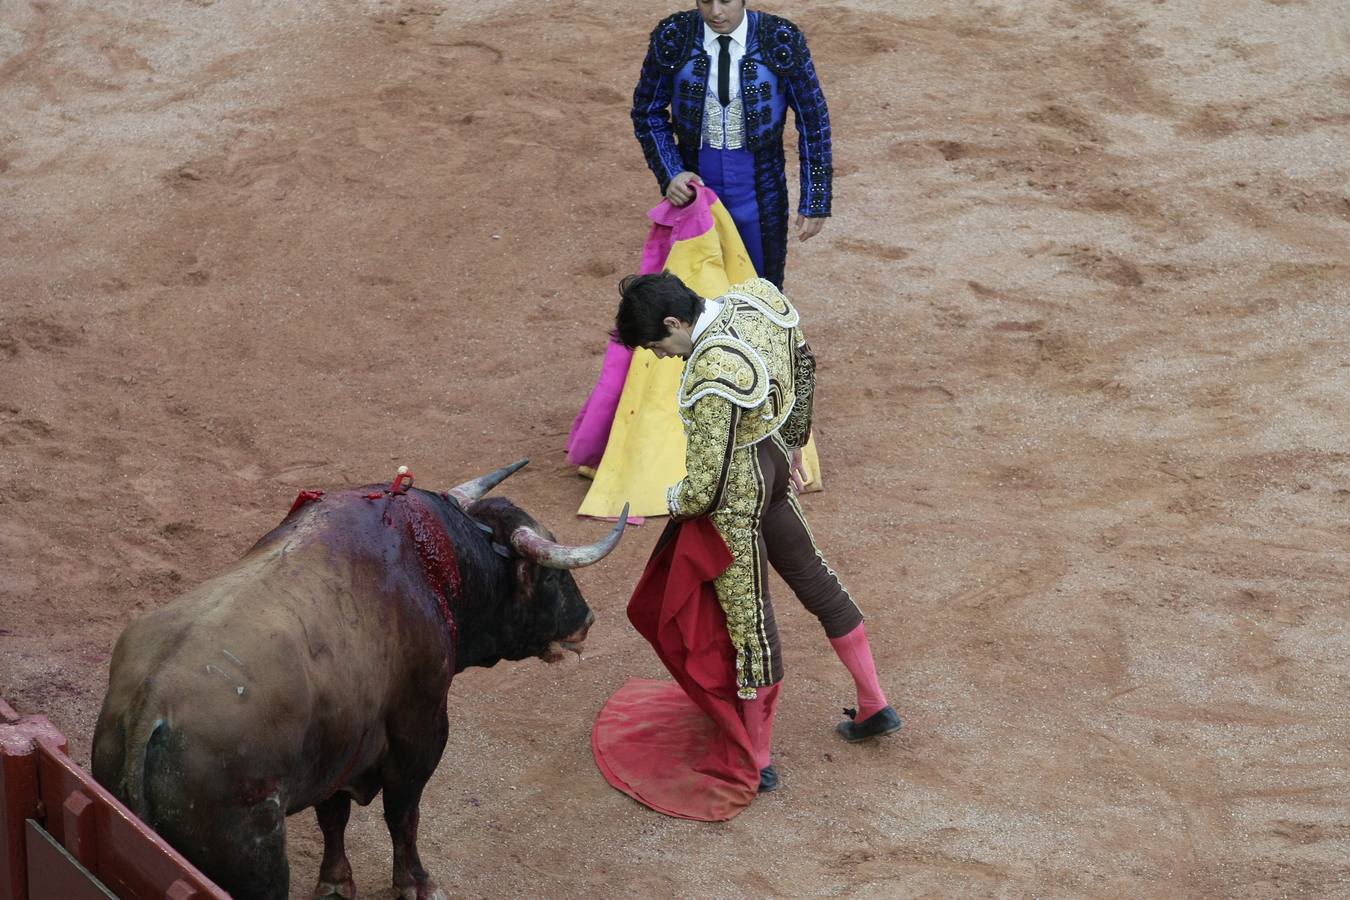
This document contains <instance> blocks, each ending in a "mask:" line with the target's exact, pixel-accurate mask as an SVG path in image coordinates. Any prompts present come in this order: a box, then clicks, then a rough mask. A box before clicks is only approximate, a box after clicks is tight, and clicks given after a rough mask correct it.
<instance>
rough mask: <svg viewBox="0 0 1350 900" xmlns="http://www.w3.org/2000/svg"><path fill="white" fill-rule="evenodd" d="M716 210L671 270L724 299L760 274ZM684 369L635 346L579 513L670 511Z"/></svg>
mask: <svg viewBox="0 0 1350 900" xmlns="http://www.w3.org/2000/svg"><path fill="white" fill-rule="evenodd" d="M710 210H711V212H712V216H713V222H714V225H715V227H714V228H712V229H711V230H709V231H705V232H704V233H703V234H701V235H699V236H698V237H696V238H692V239H690V240H684V241H676V242H675V244H674V246H672V247H671V249H670V255H669V256H667V257H666V268H667V269H669V270H670V271H671V272H673V273H674V274H676V275H678V276H679V277H680V280H681V281H683V282H684V283H685V284H687V285H688V286H689V287H690V288H691V289H692V290H693V291H694V292H695V293H697V294H698V295H699V296H701V297H720V296H722V295H723V294H725V293H726V292H727V291H728V290H729V289H730V288H731V286H732V285H733V284H739V283H740V282H742V281H747V280H749V279H751V278H754V277H756V272H755V270H754V267H753V266H752V265H751V264H750V257H749V254H747V253H746V252H745V244H743V243H742V242H741V237H740V235H739V234H738V233H737V231H736V225H735V223H734V222H732V221H731V216H730V215H729V214H728V213H727V210H726V207H724V206H723V205H722V202H721V201H720V200H719V201H717V202H716V203H714V204H713V205H712V206H711V207H710ZM683 372H684V360H682V359H657V358H656V354H654V353H652V352H651V351H650V350H644V349H640V348H639V349H638V350H635V351H633V361H632V362H631V363H630V364H629V367H628V377H627V379H626V380H625V381H624V384H623V393H622V394H621V395H620V396H619V406H618V409H617V410H615V412H614V424H613V426H612V427H611V428H610V432H609V442H608V443H607V444H606V445H605V455H604V457H603V458H601V460H600V465H599V466H598V467H597V468H596V471H595V480H594V482H593V483H592V484H591V489H590V490H589V491H588V492H587V494H586V498H585V499H584V500H583V501H582V502H581V508H580V509H579V510H577V514H578V515H582V516H596V517H600V518H608V519H612V518H615V517H617V516H618V515H619V513H621V512H623V505H624V503H629V504H630V507H629V510H628V514H629V515H631V516H664V515H666V514H667V510H666V488H668V487H670V486H671V485H672V484H674V483H675V482H677V481H679V480H680V479H681V478H683V477H684V449H685V448H684V443H685V442H684V426H683V424H681V422H680V416H679V412H678V410H677V409H676V407H675V398H676V395H677V394H678V393H679V390H680V376H681V375H682V374H683ZM802 460H803V463H804V465H805V466H806V472H807V475H808V479H809V480H808V486H807V488H806V490H808V491H810V490H819V489H820V463H819V461H818V460H817V457H816V444H815V440H814V439H812V440H811V441H810V442H808V443H807V445H806V448H805V450H803V451H802Z"/></svg>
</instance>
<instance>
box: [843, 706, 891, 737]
mask: <svg viewBox="0 0 1350 900" xmlns="http://www.w3.org/2000/svg"><path fill="white" fill-rule="evenodd" d="M844 715H846V716H848V717H849V719H850V720H852V719H856V718H857V717H858V711H857V710H856V709H845V710H844ZM903 724H905V723H904V722H902V721H900V716H899V714H898V713H896V711H895V710H894V709H892V708H891V707H889V706H885V707H882V709H881V710H880V711H879V712H874V713H872V715H870V716H868V717H867V718H865V719H863V720H862V721H861V722H854V721H848V722H840V723H839V724H838V725H836V726H834V730H835V731H837V732H839V736H840V737H842V738H843V739H844V740H846V741H848V742H849V743H850V744H856V743H858V741H865V740H867V739H868V738H874V737H881V736H882V735H883V734H891V733H893V732H896V731H899V730H900V726H901V725H903Z"/></svg>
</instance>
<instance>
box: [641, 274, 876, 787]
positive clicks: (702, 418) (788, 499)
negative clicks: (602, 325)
mask: <svg viewBox="0 0 1350 900" xmlns="http://www.w3.org/2000/svg"><path fill="white" fill-rule="evenodd" d="M620 293H621V295H622V298H623V299H622V301H621V303H620V307H619V315H618V317H617V318H616V323H615V324H616V328H615V334H616V336H617V338H618V339H619V340H620V341H622V342H623V343H625V344H628V345H629V346H642V347H646V348H648V349H650V350H652V351H653V352H654V353H656V354H657V355H658V356H667V355H672V356H683V357H685V358H686V360H687V362H686V364H685V371H684V376H683V380H682V381H681V383H680V392H679V398H678V402H679V410H680V417H681V419H682V420H683V421H684V426H685V434H686V437H687V438H688V449H687V451H686V459H685V467H686V471H687V474H686V475H685V477H684V478H683V479H682V480H680V481H679V482H677V483H676V484H674V485H672V486H671V488H670V490H669V492H668V494H667V501H668V506H669V508H670V514H671V516H672V517H673V518H675V519H691V518H694V517H697V516H705V515H706V516H709V517H710V518H711V520H712V522H713V524H714V525H715V526H716V528H717V530H718V532H719V533H720V534H721V535H722V537H723V539H724V540H725V541H726V544H727V548H728V549H729V550H730V551H731V555H732V557H733V560H734V561H733V562H732V564H731V566H730V567H729V568H728V569H727V570H726V571H725V572H724V573H723V574H722V575H721V576H720V577H718V579H717V580H716V583H715V586H716V589H717V597H718V600H719V602H720V603H721V606H722V609H723V611H724V612H725V613H726V619H727V630H728V632H729V633H730V636H731V642H732V645H733V647H734V648H735V651H736V683H737V687H738V693H739V696H740V697H741V698H742V700H743V701H749V702H753V701H755V700H757V699H760V697H761V695H764V694H766V693H769V691H766V690H765V689H766V688H769V689H770V691H771V692H772V693H773V694H776V691H777V684H778V682H779V681H780V680H781V679H782V677H783V664H782V655H781V653H780V647H779V638H778V629H777V627H776V625H775V622H774V616H773V606H772V604H771V603H770V600H769V590H768V565H772V566H773V567H774V570H775V571H777V572H778V574H779V575H780V576H781V577H782V578H783V580H784V581H785V582H786V583H787V584H788V586H789V587H790V588H791V589H792V591H793V593H795V594H796V595H797V597H798V599H799V600H800V601H801V602H802V604H803V605H804V606H805V607H806V608H807V610H808V611H810V612H811V613H812V614H813V615H815V616H816V617H817V618H818V619H819V620H820V623H821V625H822V626H823V627H824V629H825V633H826V635H827V636H828V637H829V638H830V640H831V643H832V644H833V645H834V647H835V650H836V652H838V653H839V656H840V658H841V660H842V661H843V662H844V664H845V666H846V667H847V668H848V669H849V671H850V673H851V674H853V676H854V681H855V684H856V686H857V687H858V698H859V703H858V706H859V709H858V710H857V712H856V714H854V715H852V716H851V718H855V719H856V721H852V722H841V723H840V724H839V727H838V730H839V732H840V734H841V735H843V736H844V737H845V738H846V739H848V740H850V741H854V740H864V739H866V738H869V737H875V736H877V735H880V734H888V733H890V732H892V731H895V730H897V729H898V728H899V727H900V719H899V717H898V716H897V715H896V714H895V711H894V710H893V709H891V707H890V706H889V705H888V704H887V702H886V699H885V695H884V694H883V693H882V691H881V688H880V684H879V683H878V679H877V675H876V668H875V665H874V663H873V660H872V653H871V648H870V645H869V643H868V641H867V636H866V632H865V630H864V629H863V625H862V621H863V617H862V613H861V611H860V610H859V609H858V606H857V604H856V603H854V601H853V598H852V597H850V596H849V594H848V592H847V591H846V590H845V589H844V587H843V585H842V584H841V583H840V581H839V578H838V577H837V576H836V575H835V573H834V571H833V570H832V569H831V568H830V567H829V565H827V564H826V562H825V558H824V556H823V555H822V554H821V552H820V549H819V548H818V547H817V546H816V543H815V540H814V538H813V537H812V535H811V530H810V528H809V527H808V526H807V524H806V517H805V516H804V515H803V513H802V508H801V505H800V504H799V503H798V501H797V497H796V494H795V491H794V490H793V483H792V482H793V469H794V466H795V465H798V464H799V460H798V457H797V454H798V452H799V450H800V448H801V447H803V446H804V445H805V444H806V441H807V438H808V437H809V436H810V433H811V413H812V404H813V398H814V393H815V360H814V357H813V356H812V354H811V350H810V347H809V346H808V344H807V342H806V338H805V336H804V335H803V334H802V330H801V324H800V317H799V316H798V314H797V310H796V308H795V307H794V306H793V305H792V303H791V302H790V301H789V300H788V298H787V297H785V296H784V295H783V293H782V292H781V291H779V290H778V289H777V288H776V287H774V285H773V284H772V283H770V282H769V281H766V280H764V279H762V278H756V279H752V280H750V281H746V282H743V283H741V284H738V285H735V286H733V287H732V289H731V290H730V291H728V292H727V293H726V294H724V295H723V296H721V297H718V298H716V299H709V300H704V299H703V298H700V297H699V296H698V295H697V294H694V293H693V292H692V291H690V290H689V289H688V288H686V287H685V286H684V285H683V283H682V282H680V280H679V279H678V278H677V277H675V276H674V275H671V274H670V273H661V274H659V275H640V276H630V277H629V278H626V279H624V281H623V283H622V284H621V285H620ZM771 705H772V704H771V703H770V707H771ZM771 719H772V712H771V711H770V712H769V713H768V720H769V721H768V722H765V723H764V727H765V733H764V735H763V737H764V746H763V748H762V749H763V759H762V761H761V766H762V767H767V766H768V733H767V732H768V728H769V725H770V724H771ZM772 780H773V781H774V783H776V774H775V775H774V776H773V779H772ZM765 789H771V788H765Z"/></svg>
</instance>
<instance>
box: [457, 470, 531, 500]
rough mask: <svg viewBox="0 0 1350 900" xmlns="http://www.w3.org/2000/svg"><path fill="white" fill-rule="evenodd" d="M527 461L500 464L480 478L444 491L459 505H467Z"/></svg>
mask: <svg viewBox="0 0 1350 900" xmlns="http://www.w3.org/2000/svg"><path fill="white" fill-rule="evenodd" d="M527 462H529V460H528V459H522V460H520V461H518V462H513V463H511V465H509V466H502V467H501V468H500V469H498V470H497V471H495V472H489V473H488V474H487V475H484V476H482V477H481V478H475V479H474V480H473V481H466V482H464V483H463V484H461V485H460V486H459V487H452V488H451V489H450V490H448V491H446V493H447V494H449V495H450V496H451V497H454V498H455V499H456V500H458V501H459V505H460V506H468V505H469V504H470V503H472V502H473V501H475V500H477V499H478V498H480V497H482V496H483V495H484V494H486V493H487V492H488V491H490V490H492V489H493V488H495V487H496V486H497V485H499V484H501V483H502V482H503V481H505V480H506V479H507V478H508V477H510V476H511V475H512V474H514V473H515V472H516V470H518V469H520V468H522V467H523V466H524V465H525V464H526V463H527Z"/></svg>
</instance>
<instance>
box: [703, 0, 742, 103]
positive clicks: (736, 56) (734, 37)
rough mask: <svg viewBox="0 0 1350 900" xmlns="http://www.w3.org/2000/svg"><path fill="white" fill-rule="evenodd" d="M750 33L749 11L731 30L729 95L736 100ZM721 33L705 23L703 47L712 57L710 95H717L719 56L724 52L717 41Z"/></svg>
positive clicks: (709, 70)
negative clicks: (742, 61) (746, 40)
mask: <svg viewBox="0 0 1350 900" xmlns="http://www.w3.org/2000/svg"><path fill="white" fill-rule="evenodd" d="M749 34H750V13H749V12H748V11H747V12H746V13H745V14H744V15H742V16H741V24H739V25H737V26H736V30H735V31H733V32H731V35H730V37H731V46H730V47H728V48H727V50H728V51H729V52H730V54H731V79H730V81H731V84H729V85H728V86H727V87H728V88H729V90H728V93H727V96H728V97H730V98H731V99H733V100H735V99H736V97H738V96H739V95H740V93H741V57H743V56H745V39H746V37H747V36H749ZM719 37H721V35H720V34H718V33H717V32H715V31H713V30H712V29H711V28H709V27H708V23H707V22H704V23H703V49H704V50H705V51H707V54H708V55H709V56H711V57H712V61H711V62H712V65H710V66H708V94H707V96H709V97H716V96H717V85H718V80H717V57H718V56H719V55H721V53H722V45H721V44H719V43H717V39H718V38H719Z"/></svg>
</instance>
